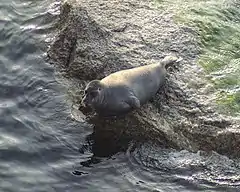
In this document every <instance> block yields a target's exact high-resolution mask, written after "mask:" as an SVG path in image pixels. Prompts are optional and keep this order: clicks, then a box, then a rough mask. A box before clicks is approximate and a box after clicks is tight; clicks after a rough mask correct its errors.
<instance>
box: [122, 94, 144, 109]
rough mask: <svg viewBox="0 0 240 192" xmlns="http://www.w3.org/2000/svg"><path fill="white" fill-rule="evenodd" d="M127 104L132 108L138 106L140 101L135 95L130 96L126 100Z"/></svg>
mask: <svg viewBox="0 0 240 192" xmlns="http://www.w3.org/2000/svg"><path fill="white" fill-rule="evenodd" d="M126 103H127V104H129V105H130V106H131V107H132V108H140V106H141V105H140V101H139V99H138V98H137V97H135V96H130V97H129V99H128V101H126Z"/></svg>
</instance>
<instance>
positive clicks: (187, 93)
mask: <svg viewBox="0 0 240 192" xmlns="http://www.w3.org/2000/svg"><path fill="white" fill-rule="evenodd" d="M198 53H199V49H198V45H197V42H196V40H195V38H194V31H193V30H191V29H190V28H187V27H185V26H178V25H176V24H175V23H174V21H173V14H172V13H171V10H161V9H158V8H157V7H156V6H155V5H154V4H153V2H152V1H150V0H147V1H137V0H131V1H130V0H124V1H117V0H116V1H104V0H99V1H96V0H88V1H87V0H75V1H73V0H67V1H66V2H64V3H63V4H62V7H61V14H60V20H59V23H58V29H57V34H56V37H55V39H54V42H53V43H52V46H51V47H50V49H49V51H48V56H49V58H50V61H51V63H53V64H54V65H55V66H56V69H58V71H60V72H61V73H62V74H63V75H64V76H65V77H66V79H68V81H69V82H70V84H69V85H70V87H71V88H70V89H71V90H72V92H73V93H75V94H77V95H78V93H77V92H79V91H81V90H83V88H84V85H85V84H86V83H87V82H89V81H90V80H93V79H101V78H103V77H104V76H106V75H109V74H110V73H112V72H115V71H118V70H121V69H126V68H131V67H135V66H140V65H146V64H149V63H152V62H159V61H160V60H161V59H162V58H164V56H166V55H168V54H174V55H176V56H179V57H182V58H183V61H182V62H181V64H180V65H179V66H177V69H174V68H172V69H169V73H168V76H167V81H166V84H165V86H164V87H163V88H162V89H161V90H159V93H158V94H157V95H156V97H155V98H154V99H153V100H152V101H150V102H149V103H148V104H146V105H144V106H142V108H141V109H140V110H138V111H134V112H133V113H131V114H129V115H127V116H126V117H121V118H116V119H98V118H97V117H96V118H88V119H87V120H86V122H87V123H89V125H93V127H94V132H93V135H92V136H93V137H95V141H96V140H99V143H102V141H104V140H111V142H115V143H117V142H118V143H119V146H121V145H122V143H129V142H130V141H133V140H135V141H137V142H143V141H149V140H150V141H153V142H156V143H158V144H160V145H164V146H167V147H173V148H176V149H187V150H189V151H197V150H205V151H211V150H214V151H217V152H219V153H221V154H227V155H233V156H239V154H240V129H239V120H237V119H232V118H231V117H226V116H222V115H220V114H218V113H216V112H215V111H214V110H213V108H212V107H211V105H210V104H209V103H208V102H207V101H208V98H206V96H204V95H201V94H200V93H199V92H198V90H200V89H201V88H202V87H203V85H204V80H201V79H200V77H201V76H202V75H203V72H202V71H201V69H200V68H199V67H197V65H196V64H195V61H196V59H197V56H198ZM80 98H81V96H78V97H77V96H74V97H73V102H74V103H75V105H78V104H79V99H80ZM74 117H75V118H76V120H80V119H82V113H81V112H80V111H79V112H78V110H75V111H74ZM96 137H97V138H98V139H96ZM123 140H124V142H123ZM122 148H124V146H122Z"/></svg>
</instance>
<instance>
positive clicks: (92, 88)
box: [81, 80, 104, 108]
mask: <svg viewBox="0 0 240 192" xmlns="http://www.w3.org/2000/svg"><path fill="white" fill-rule="evenodd" d="M103 91H104V85H103V84H102V83H101V81H99V80H93V81H91V82H90V83H89V84H88V85H87V86H86V88H85V90H84V97H83V99H82V102H81V104H82V105H83V106H85V107H91V108H95V106H96V105H98V104H99V103H100V102H101V100H102V99H101V98H102V97H103Z"/></svg>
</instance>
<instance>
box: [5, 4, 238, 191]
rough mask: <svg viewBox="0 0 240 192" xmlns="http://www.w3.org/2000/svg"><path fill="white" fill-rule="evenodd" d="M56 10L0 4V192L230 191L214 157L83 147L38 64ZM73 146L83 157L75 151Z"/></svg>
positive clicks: (80, 131)
mask: <svg viewBox="0 0 240 192" xmlns="http://www.w3.org/2000/svg"><path fill="white" fill-rule="evenodd" d="M59 4H60V1H56V2H54V1H49V0H38V1H30V0H29V1H21V0H14V1H9V0H4V1H2V2H1V5H0V18H1V19H0V26H1V27H2V26H3V27H2V29H3V30H0V65H1V68H0V82H1V83H0V90H1V92H0V178H1V185H0V191H13V192H16V191H18V192H21V191H29V192H33V191H34V192H38V191H49V192H50V191H58V192H62V191H64V192H65V191H71V192H74V191H90V190H92V191H104V192H105V191H111V192H112V191H115V192H122V191H138V192H139V191H140V192H141V191H142V192H145V191H164V192H166V191H185V192H186V191H193V190H196V191H197V190H198V189H204V190H205V189H206V190H207V189H214V190H215V189H225V188H224V187H225V186H232V187H237V186H238V185H239V175H240V174H239V170H240V169H239V166H237V165H236V163H237V162H235V161H233V160H230V159H228V158H226V157H224V156H220V155H218V154H215V153H212V154H210V155H202V154H200V153H197V154H194V153H189V152H187V151H175V150H170V149H161V148H158V147H154V146H152V145H149V146H148V145H145V146H142V147H139V148H136V149H134V150H133V149H132V148H131V147H130V148H129V150H128V151H127V154H125V153H117V154H115V155H113V156H112V157H108V158H105V157H101V158H100V157H99V156H100V155H99V154H101V152H102V153H105V152H109V150H110V148H112V146H109V148H108V145H103V147H101V146H97V147H96V146H93V143H94V142H96V140H95V141H93V143H91V142H90V141H87V139H86V138H87V137H90V136H91V134H92V129H91V127H89V126H88V125H84V124H80V123H77V122H75V121H73V120H72V119H71V116H70V107H69V103H68V102H67V101H66V100H65V97H64V93H65V91H66V88H65V87H63V86H61V85H59V84H57V83H56V82H55V79H54V75H53V74H54V73H53V68H52V67H50V66H49V65H48V64H46V63H45V61H44V53H43V52H45V51H46V41H47V39H50V38H51V35H49V34H48V33H49V30H51V29H52V28H53V24H54V22H55V21H56V20H55V18H56V16H57V15H58V14H59ZM95 139H99V138H95ZM100 141H102V140H100ZM104 142H105V141H104ZM106 143H107V142H106ZM81 145H84V146H86V150H83V151H82V152H79V150H78V149H79V148H80V146H81ZM94 147H96V148H97V149H94V150H93V149H92V148H94ZM102 156H104V155H102ZM226 188H227V187H226Z"/></svg>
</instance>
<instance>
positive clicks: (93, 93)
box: [90, 91, 98, 98]
mask: <svg viewBox="0 0 240 192" xmlns="http://www.w3.org/2000/svg"><path fill="white" fill-rule="evenodd" d="M90 95H91V97H93V98H94V97H96V96H98V92H97V91H91V92H90Z"/></svg>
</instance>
